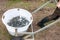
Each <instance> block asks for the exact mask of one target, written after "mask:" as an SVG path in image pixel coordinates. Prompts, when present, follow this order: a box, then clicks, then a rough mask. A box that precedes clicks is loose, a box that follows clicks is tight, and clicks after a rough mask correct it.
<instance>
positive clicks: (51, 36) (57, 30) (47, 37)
mask: <svg viewBox="0 0 60 40" xmlns="http://www.w3.org/2000/svg"><path fill="white" fill-rule="evenodd" d="M7 3H8V2H5V1H3V2H0V40H10V38H11V35H9V33H8V32H7V30H6V28H5V25H4V24H3V23H2V20H1V18H2V14H3V13H4V12H5V11H6V10H8V9H11V8H16V7H18V8H24V9H27V10H29V11H30V12H32V11H33V10H34V9H35V8H37V7H38V6H39V2H29V3H31V4H30V5H29V4H27V5H29V6H27V5H26V6H27V7H26V6H24V5H25V4H24V5H21V4H22V3H21V4H19V3H16V4H9V5H8V4H7ZM54 10H55V7H54V8H53V7H52V8H51V7H44V8H43V9H42V10H40V11H38V12H37V13H36V14H32V15H33V19H34V21H33V27H34V31H36V30H38V29H40V27H38V26H37V23H38V22H39V21H40V20H42V19H43V18H44V17H46V16H48V15H51V14H52V13H53V12H54ZM35 40H60V22H58V23H56V24H54V25H53V26H51V27H50V28H48V29H46V30H44V31H42V32H39V33H37V34H36V35H35Z"/></svg>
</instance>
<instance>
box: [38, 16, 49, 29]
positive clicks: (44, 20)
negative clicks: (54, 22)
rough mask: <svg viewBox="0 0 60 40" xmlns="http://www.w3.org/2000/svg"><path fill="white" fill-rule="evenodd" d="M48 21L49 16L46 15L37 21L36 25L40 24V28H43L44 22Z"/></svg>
mask: <svg viewBox="0 0 60 40" xmlns="http://www.w3.org/2000/svg"><path fill="white" fill-rule="evenodd" d="M48 21H49V18H48V17H45V18H44V19H42V20H41V21H40V22H38V23H37V25H38V26H40V27H41V28H43V27H44V26H45V25H44V23H46V22H48Z"/></svg>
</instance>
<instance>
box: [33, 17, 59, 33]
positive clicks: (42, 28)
mask: <svg viewBox="0 0 60 40" xmlns="http://www.w3.org/2000/svg"><path fill="white" fill-rule="evenodd" d="M59 21H60V18H59V19H57V20H56V21H55V22H53V23H51V24H49V25H47V26H45V27H43V28H41V29H39V30H37V31H36V32H34V34H36V33H38V32H41V31H43V30H45V29H47V28H49V27H51V26H52V25H54V24H56V23H57V22H59Z"/></svg>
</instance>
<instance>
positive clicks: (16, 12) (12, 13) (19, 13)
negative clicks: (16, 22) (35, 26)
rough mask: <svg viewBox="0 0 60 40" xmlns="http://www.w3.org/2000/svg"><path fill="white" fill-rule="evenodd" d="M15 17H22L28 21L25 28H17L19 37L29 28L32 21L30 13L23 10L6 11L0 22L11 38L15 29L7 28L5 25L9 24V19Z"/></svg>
mask: <svg viewBox="0 0 60 40" xmlns="http://www.w3.org/2000/svg"><path fill="white" fill-rule="evenodd" d="M16 16H23V17H25V18H26V19H27V20H28V21H29V24H28V25H26V26H25V27H17V32H18V34H19V36H22V34H20V32H25V31H27V30H28V28H29V26H30V25H31V23H32V21H33V17H32V15H31V13H30V12H28V11H27V10H24V9H20V8H15V9H10V10H8V11H6V12H5V13H4V14H3V15H2V22H3V23H4V25H5V26H6V28H7V30H8V32H9V33H10V34H11V35H12V36H15V29H16V27H12V26H9V25H8V24H7V23H8V22H9V20H10V19H12V18H13V17H16Z"/></svg>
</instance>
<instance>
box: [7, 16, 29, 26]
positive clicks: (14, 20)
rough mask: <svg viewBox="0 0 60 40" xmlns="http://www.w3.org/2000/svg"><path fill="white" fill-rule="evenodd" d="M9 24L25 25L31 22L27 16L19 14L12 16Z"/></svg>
mask: <svg viewBox="0 0 60 40" xmlns="http://www.w3.org/2000/svg"><path fill="white" fill-rule="evenodd" d="M7 24H8V25H9V26H12V27H24V26H26V25H28V24H29V21H28V20H27V19H26V18H25V17H22V16H21V17H20V16H17V17H14V18H12V19H11V20H10V21H9V22H8V23H7Z"/></svg>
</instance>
